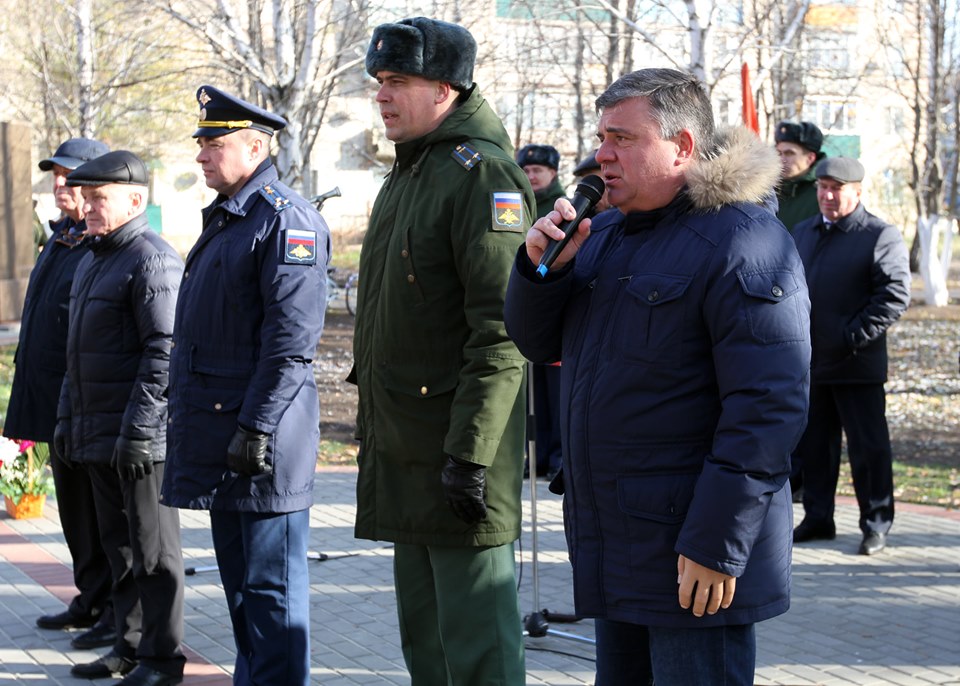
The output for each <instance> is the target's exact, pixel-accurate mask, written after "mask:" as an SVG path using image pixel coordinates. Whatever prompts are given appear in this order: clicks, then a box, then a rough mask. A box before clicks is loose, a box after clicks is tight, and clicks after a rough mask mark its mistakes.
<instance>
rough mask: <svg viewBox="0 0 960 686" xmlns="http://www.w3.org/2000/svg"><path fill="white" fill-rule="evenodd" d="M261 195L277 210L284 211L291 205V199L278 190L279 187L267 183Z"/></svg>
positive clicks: (261, 190)
mask: <svg viewBox="0 0 960 686" xmlns="http://www.w3.org/2000/svg"><path fill="white" fill-rule="evenodd" d="M260 196H261V197H262V198H263V199H264V200H266V201H267V202H268V203H270V204H271V205H273V209H275V210H276V211H277V212H282V211H283V210H285V209H287V208H288V207H290V201H289V200H287V198H285V197H283V196H282V195H280V194H279V193H278V192H277V189H276V188H274V187H273V186H271V185H270V184H267V185H266V186H264V187H263V188H261V189H260Z"/></svg>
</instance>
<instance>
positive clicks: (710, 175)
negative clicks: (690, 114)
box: [687, 127, 780, 210]
mask: <svg viewBox="0 0 960 686" xmlns="http://www.w3.org/2000/svg"><path fill="white" fill-rule="evenodd" d="M779 179H780V159H779V157H778V156H777V151H776V150H775V149H774V148H773V147H772V146H770V145H767V144H765V143H764V142H763V141H761V140H760V139H759V138H758V137H757V136H756V135H755V134H754V133H753V132H752V131H750V130H749V129H746V128H744V127H736V128H731V129H725V130H722V131H718V132H717V145H716V152H715V153H714V154H713V155H712V156H711V157H710V159H707V160H703V161H701V162H699V163H698V164H696V165H694V167H693V169H691V170H690V171H689V172H688V173H687V195H688V197H689V198H690V200H691V201H692V202H693V205H694V207H696V208H697V209H698V210H709V209H714V208H717V207H720V206H722V205H730V204H732V203H736V202H747V203H752V204H756V205H760V204H765V203H767V202H769V201H770V200H771V196H772V195H773V194H774V188H775V186H776V184H777V182H778V181H779Z"/></svg>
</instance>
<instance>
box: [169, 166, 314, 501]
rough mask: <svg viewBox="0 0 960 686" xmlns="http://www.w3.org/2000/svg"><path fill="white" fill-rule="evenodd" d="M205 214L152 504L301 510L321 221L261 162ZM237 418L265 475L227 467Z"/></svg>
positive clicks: (189, 277)
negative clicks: (258, 447)
mask: <svg viewBox="0 0 960 686" xmlns="http://www.w3.org/2000/svg"><path fill="white" fill-rule="evenodd" d="M203 220H204V222H203V224H204V228H203V233H201V235H200V238H199V239H197V243H196V245H194V246H193V248H192V249H191V250H190V253H189V255H187V262H186V271H185V272H184V275H183V282H182V283H181V285H180V298H179V299H178V301H177V314H176V321H175V325H174V330H173V343H174V348H173V351H172V353H171V357H170V425H169V427H168V429H167V467H166V471H165V473H164V479H163V490H162V493H161V502H163V503H164V504H165V505H169V506H171V507H186V508H194V509H214V510H233V511H248V512H295V511H297V510H303V509H306V508H308V507H310V505H311V503H312V502H313V475H314V471H315V469H316V464H317V443H318V441H319V436H320V429H319V425H320V406H319V401H318V397H317V386H316V382H315V380H314V376H313V358H314V355H315V353H316V350H317V342H318V340H319V339H320V332H321V330H322V329H323V318H324V312H325V309H326V302H327V299H326V266H327V261H328V256H329V252H330V251H329V249H330V234H329V231H328V230H327V225H326V224H325V223H324V221H323V219H322V218H321V217H320V214H319V213H318V212H317V211H316V209H315V208H314V207H313V206H312V205H310V203H308V202H307V201H306V200H304V199H303V198H301V197H300V196H299V195H297V194H296V193H294V192H293V191H292V190H290V189H289V188H288V187H287V186H285V185H284V184H282V183H280V182H279V181H278V180H277V171H276V169H275V167H274V166H273V165H272V164H271V163H269V161H267V162H264V163H263V164H262V165H261V166H260V167H259V168H258V169H257V171H256V172H255V174H254V176H253V177H252V178H251V179H250V180H249V181H248V182H247V183H246V185H244V187H243V188H242V189H241V190H240V191H239V192H238V193H237V194H236V195H234V196H233V197H232V198H229V199H227V198H225V197H222V196H220V197H218V198H217V200H216V201H214V203H213V204H211V205H210V206H209V207H207V208H206V209H204V211H203ZM238 425H242V426H244V427H246V428H248V429H253V430H255V431H260V432H263V433H266V434H269V435H270V441H269V445H268V449H267V462H269V463H271V464H272V466H273V473H272V474H261V475H258V476H253V477H250V476H242V475H239V474H236V473H234V472H231V471H230V470H229V469H228V468H227V462H226V460H227V445H228V443H229V442H230V438H231V437H232V436H233V435H234V433H235V432H236V430H237V426H238Z"/></svg>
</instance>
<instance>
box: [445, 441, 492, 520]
mask: <svg viewBox="0 0 960 686" xmlns="http://www.w3.org/2000/svg"><path fill="white" fill-rule="evenodd" d="M440 482H441V483H442V484H443V492H444V495H446V498H447V505H449V506H450V508H451V509H452V510H453V513H454V514H455V515H457V517H459V518H460V519H462V520H463V521H465V522H466V523H467V524H476V523H477V522H479V521H480V520H481V519H483V518H484V517H486V516H487V504H486V503H485V502H483V493H484V490H485V488H486V482H487V468H486V467H484V466H483V465H480V464H474V463H473V462H465V461H463V460H458V459H457V458H455V457H449V456H448V457H447V463H446V464H445V465H444V466H443V471H442V472H441V473H440Z"/></svg>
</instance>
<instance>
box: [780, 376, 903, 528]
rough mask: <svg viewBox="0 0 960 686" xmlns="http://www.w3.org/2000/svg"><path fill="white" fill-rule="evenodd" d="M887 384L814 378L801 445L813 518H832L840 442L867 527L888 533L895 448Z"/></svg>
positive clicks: (805, 505) (805, 507) (806, 494)
mask: <svg viewBox="0 0 960 686" xmlns="http://www.w3.org/2000/svg"><path fill="white" fill-rule="evenodd" d="M886 402H887V400H886V393H885V391H884V389H883V384H876V383H875V384H813V385H811V386H810V415H809V419H808V421H807V428H806V431H804V433H803V436H802V437H801V439H800V443H799V445H798V446H797V450H796V452H797V454H798V455H799V458H800V465H801V469H802V471H803V510H804V514H805V516H806V517H807V518H808V519H811V520H813V521H817V522H823V521H833V513H834V497H835V494H836V491H837V479H838V478H839V474H840V446H841V440H842V437H843V433H846V435H847V455H848V456H849V458H850V471H851V473H852V475H853V488H854V491H855V492H856V495H857V504H858V505H859V507H860V530H861V531H863V533H869V532H878V533H883V534H885V533H887V532H888V531H889V530H890V526H891V525H892V524H893V454H892V451H891V449H890V432H889V429H888V428H887V417H886Z"/></svg>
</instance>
